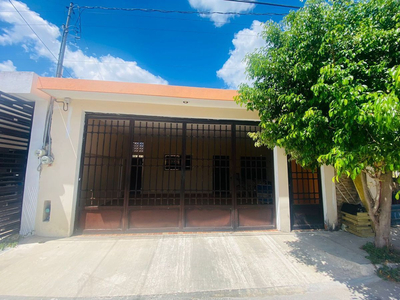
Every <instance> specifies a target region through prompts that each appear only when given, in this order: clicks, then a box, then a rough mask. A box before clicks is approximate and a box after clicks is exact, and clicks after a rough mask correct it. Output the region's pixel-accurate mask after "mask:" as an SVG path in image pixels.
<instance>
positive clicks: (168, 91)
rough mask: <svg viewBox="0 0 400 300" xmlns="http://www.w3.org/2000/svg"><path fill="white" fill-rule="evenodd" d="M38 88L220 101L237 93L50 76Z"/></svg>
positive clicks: (231, 99)
mask: <svg viewBox="0 0 400 300" xmlns="http://www.w3.org/2000/svg"><path fill="white" fill-rule="evenodd" d="M38 89H40V90H67V91H78V92H97V93H114V94H132V95H146V96H160V97H175V98H188V99H203V100H221V101H234V100H233V97H234V96H236V95H237V91H235V90H223V89H209V88H197V87H186V86H173V85H160V84H148V83H132V82H117V81H100V80H86V79H66V78H51V77H39V80H38Z"/></svg>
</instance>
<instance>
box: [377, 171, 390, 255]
mask: <svg viewBox="0 0 400 300" xmlns="http://www.w3.org/2000/svg"><path fill="white" fill-rule="evenodd" d="M380 179H381V181H380V187H381V188H380V195H379V202H380V204H379V209H378V211H377V212H376V214H375V215H376V219H375V247H377V248H383V247H390V246H391V239H390V221H391V215H390V214H391V210H392V172H387V173H386V174H383V175H382V176H381V178H380Z"/></svg>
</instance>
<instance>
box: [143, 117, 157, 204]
mask: <svg viewBox="0 0 400 300" xmlns="http://www.w3.org/2000/svg"><path fill="white" fill-rule="evenodd" d="M148 123H150V122H148ZM150 129H151V134H150V152H149V155H146V156H147V159H146V161H147V162H148V163H147V167H148V168H149V181H148V184H149V187H148V192H147V194H148V196H147V205H150V200H151V199H150V198H151V184H152V183H153V178H152V177H151V171H152V169H153V162H154V158H153V133H154V122H151V126H150V127H148V126H147V123H146V141H145V143H144V144H145V145H146V144H148V142H147V140H148V136H149V132H150ZM143 149H144V148H143ZM156 172H157V169H156ZM156 176H157V173H156ZM143 184H144V181H143V178H142V190H144V189H143ZM156 202H157V200H156V197H155V195H154V197H153V203H154V205H157V203H156Z"/></svg>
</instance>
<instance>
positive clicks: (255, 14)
mask: <svg viewBox="0 0 400 300" xmlns="http://www.w3.org/2000/svg"><path fill="white" fill-rule="evenodd" d="M77 7H78V9H79V10H85V9H102V10H119V11H140V12H158V13H164V14H171V13H177V14H188V15H190V14H192V15H193V14H196V15H214V14H216V15H236V16H285V15H287V13H253V12H246V13H241V12H233V11H227V12H224V11H183V10H165V9H153V8H122V7H104V6H77Z"/></svg>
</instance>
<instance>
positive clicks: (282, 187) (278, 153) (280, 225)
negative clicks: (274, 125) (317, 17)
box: [274, 147, 291, 232]
mask: <svg viewBox="0 0 400 300" xmlns="http://www.w3.org/2000/svg"><path fill="white" fill-rule="evenodd" d="M274 178H275V207H276V227H277V229H278V230H280V231H283V232H289V231H290V230H291V227H290V200H289V176H288V162H287V156H286V154H285V150H284V149H282V148H278V147H275V148H274Z"/></svg>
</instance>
